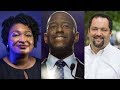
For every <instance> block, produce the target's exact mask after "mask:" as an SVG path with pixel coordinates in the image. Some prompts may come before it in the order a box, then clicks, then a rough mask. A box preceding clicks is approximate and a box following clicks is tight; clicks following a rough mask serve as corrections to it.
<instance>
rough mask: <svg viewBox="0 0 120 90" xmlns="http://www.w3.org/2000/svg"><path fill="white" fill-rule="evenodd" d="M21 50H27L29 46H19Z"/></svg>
mask: <svg viewBox="0 0 120 90" xmlns="http://www.w3.org/2000/svg"><path fill="white" fill-rule="evenodd" d="M18 47H19V48H20V49H26V48H27V47H28V46H27V45H19V46H18Z"/></svg>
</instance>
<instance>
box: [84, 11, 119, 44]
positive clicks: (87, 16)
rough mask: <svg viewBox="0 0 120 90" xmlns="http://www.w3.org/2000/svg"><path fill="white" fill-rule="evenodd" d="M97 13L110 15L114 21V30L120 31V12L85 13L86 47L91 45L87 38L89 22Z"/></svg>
mask: <svg viewBox="0 0 120 90" xmlns="http://www.w3.org/2000/svg"><path fill="white" fill-rule="evenodd" d="M95 13H104V14H107V15H109V16H110V18H111V19H112V21H113V30H115V31H120V11H85V17H84V18H85V40H84V41H85V42H84V43H85V45H88V44H89V39H88V37H87V28H88V21H89V19H90V17H91V16H92V15H94V14H95ZM113 30H112V31H113Z"/></svg>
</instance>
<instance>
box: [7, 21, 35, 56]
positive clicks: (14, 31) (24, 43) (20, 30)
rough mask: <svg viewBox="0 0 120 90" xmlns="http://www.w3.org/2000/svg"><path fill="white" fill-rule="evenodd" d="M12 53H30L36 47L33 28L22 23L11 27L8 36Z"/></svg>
mask: <svg viewBox="0 0 120 90" xmlns="http://www.w3.org/2000/svg"><path fill="white" fill-rule="evenodd" d="M8 46H9V50H10V53H17V54H29V53H30V52H31V51H32V49H33V47H34V37H33V34H32V31H31V29H30V28H29V27H28V26H26V25H24V24H21V23H17V24H14V25H13V26H12V27H11V28H10V32H9V36H8Z"/></svg>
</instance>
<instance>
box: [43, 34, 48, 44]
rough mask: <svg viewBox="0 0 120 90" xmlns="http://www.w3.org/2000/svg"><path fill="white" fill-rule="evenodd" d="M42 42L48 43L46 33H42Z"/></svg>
mask: <svg viewBox="0 0 120 90" xmlns="http://www.w3.org/2000/svg"><path fill="white" fill-rule="evenodd" d="M44 42H45V43H46V44H47V43H48V38H47V33H44Z"/></svg>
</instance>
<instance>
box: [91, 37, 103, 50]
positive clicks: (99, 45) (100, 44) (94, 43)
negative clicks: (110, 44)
mask: <svg viewBox="0 0 120 90" xmlns="http://www.w3.org/2000/svg"><path fill="white" fill-rule="evenodd" d="M96 39H97V37H95V38H94V40H93V45H94V46H95V47H97V48H101V47H103V45H104V37H101V38H100V39H101V40H102V41H101V42H100V43H97V41H96Z"/></svg>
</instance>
